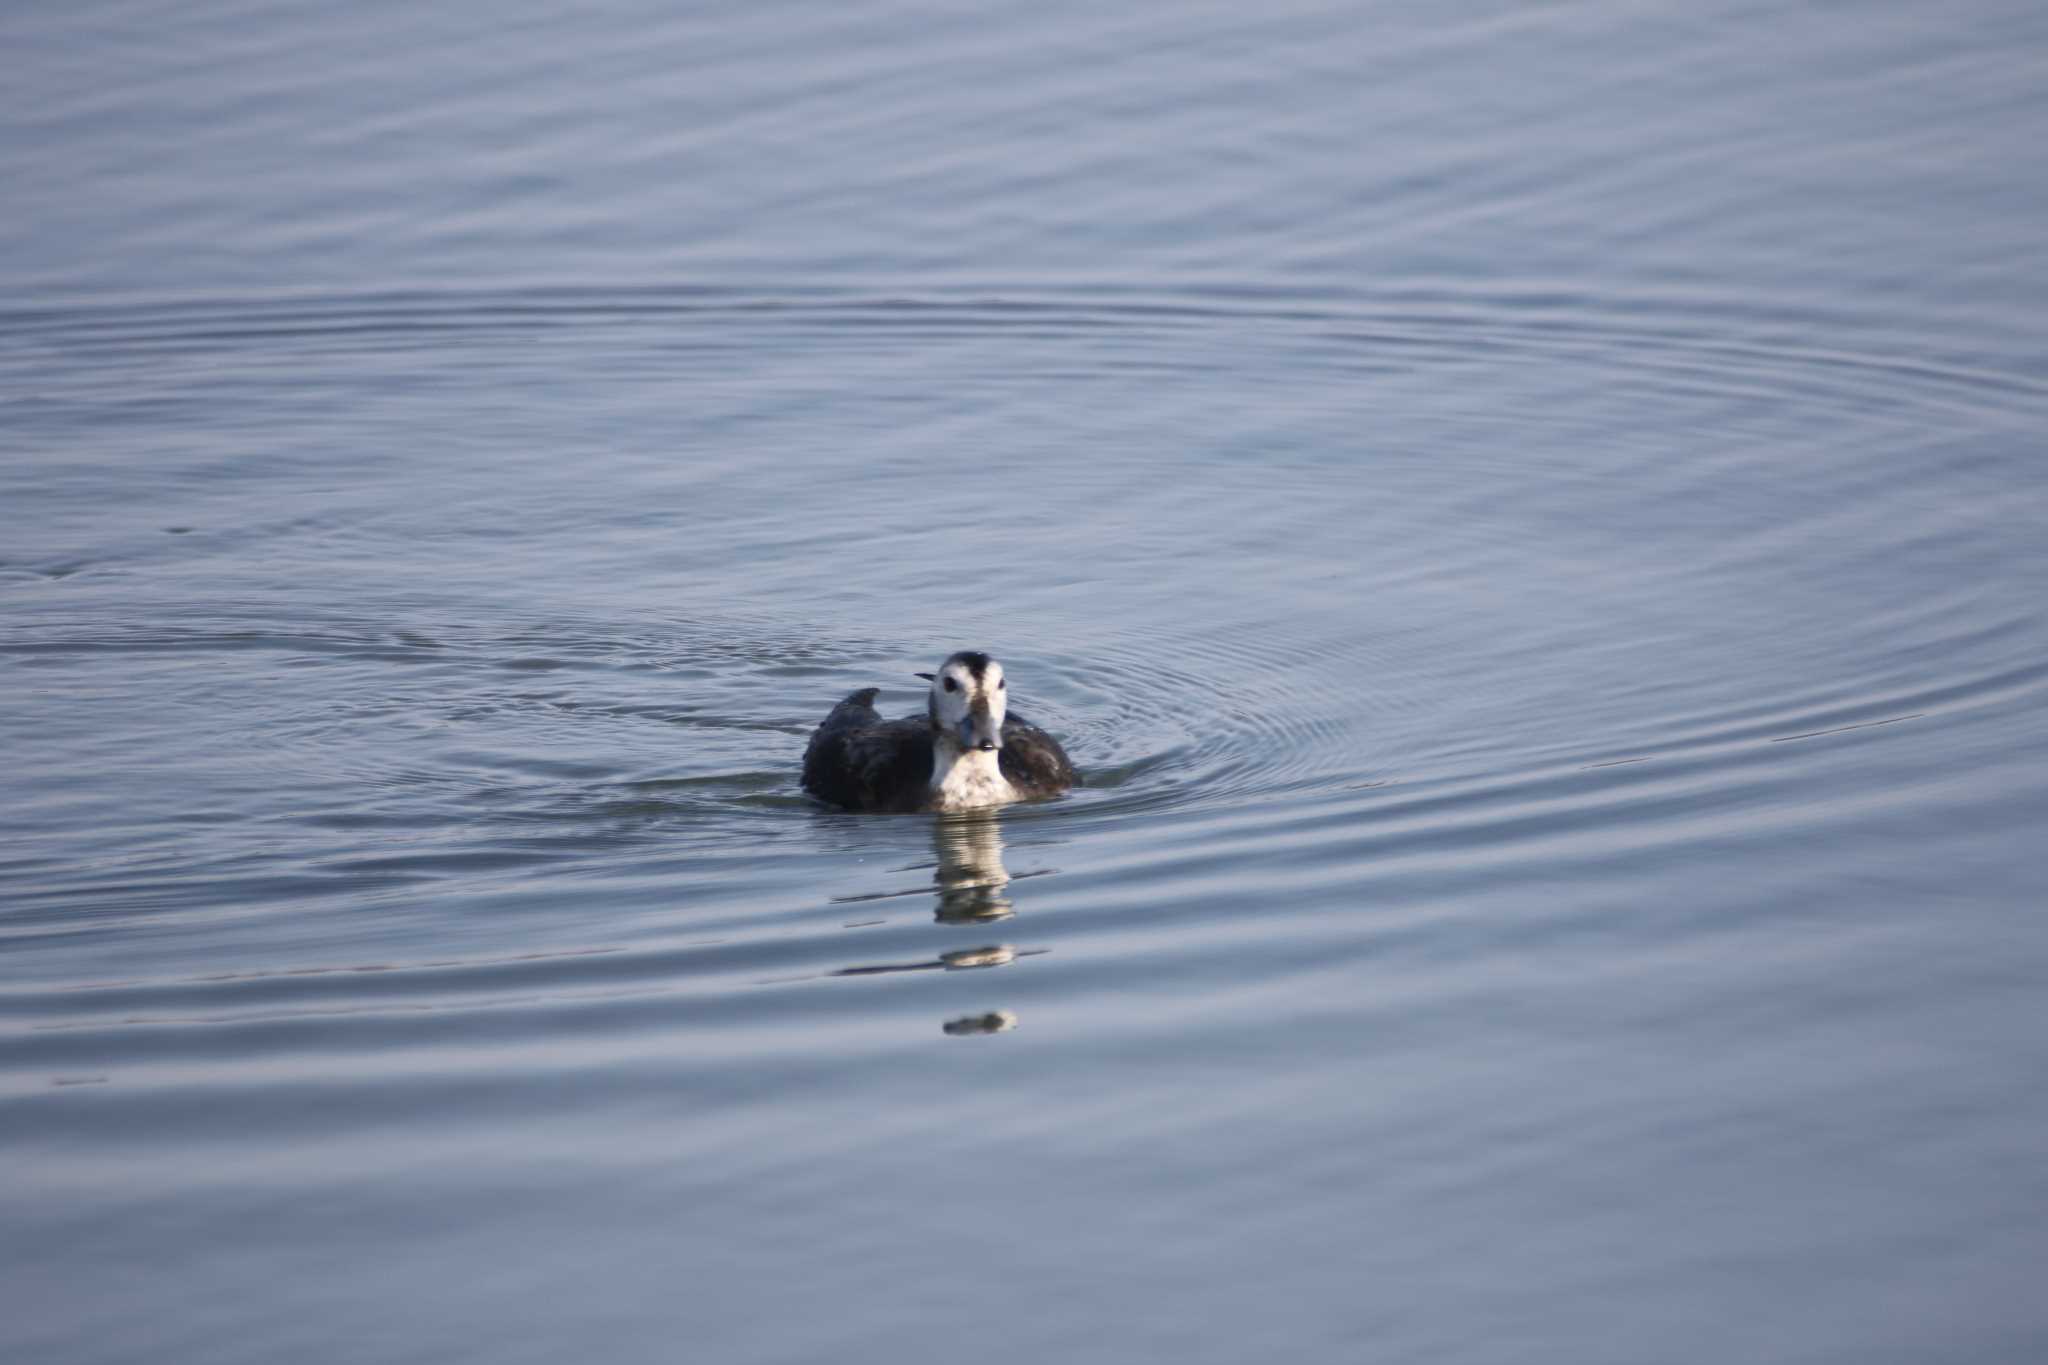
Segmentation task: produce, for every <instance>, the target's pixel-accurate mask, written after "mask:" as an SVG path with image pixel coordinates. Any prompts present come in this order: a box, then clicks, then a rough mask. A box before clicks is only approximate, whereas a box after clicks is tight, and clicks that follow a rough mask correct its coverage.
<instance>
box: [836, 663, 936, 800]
mask: <svg viewBox="0 0 2048 1365" xmlns="http://www.w3.org/2000/svg"><path fill="white" fill-rule="evenodd" d="M878 691H880V689H879V688H874V687H864V688H862V689H861V690H860V691H858V692H855V693H854V694H853V695H851V696H849V697H848V698H847V699H846V700H845V701H842V702H840V703H839V705H837V706H835V707H833V708H832V713H831V714H830V715H828V716H826V717H825V720H824V723H823V724H821V725H819V726H818V728H817V730H816V731H815V732H814V733H813V734H812V735H811V742H810V744H809V746H808V747H806V748H805V750H804V790H805V791H807V792H809V793H810V794H811V795H813V796H815V797H817V798H818V799H819V800H821V801H829V802H831V803H832V804H833V805H836V806H845V807H846V808H847V809H849V810H860V811H914V810H917V809H920V808H921V807H922V806H923V805H924V803H925V801H926V799H927V793H928V790H929V788H930V786H931V773H932V746H931V733H930V727H929V725H928V724H927V723H926V722H925V720H924V719H923V718H922V717H918V718H914V719H906V720H897V721H884V720H883V719H882V717H881V715H880V713H879V712H877V711H876V710H875V706H874V702H875V694H876V693H877V692H878Z"/></svg>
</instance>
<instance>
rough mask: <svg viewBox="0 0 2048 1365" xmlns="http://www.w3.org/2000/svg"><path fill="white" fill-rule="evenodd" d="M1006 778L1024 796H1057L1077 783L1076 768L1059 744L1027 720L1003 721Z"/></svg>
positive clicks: (1011, 719)
mask: <svg viewBox="0 0 2048 1365" xmlns="http://www.w3.org/2000/svg"><path fill="white" fill-rule="evenodd" d="M1000 761H1001V763H1002V768H1003V776H1004V777H1006V778H1008V779H1009V780H1010V785H1011V786H1013V787H1015V788H1016V789H1017V790H1018V791H1019V792H1020V793H1021V794H1023V795H1025V796H1057V795H1059V794H1060V793H1061V792H1063V791H1066V790H1067V789H1068V788H1070V787H1072V786H1073V785H1074V782H1075V778H1074V765H1073V764H1072V763H1071V762H1070V761H1068V759H1067V751H1066V750H1065V749H1062V748H1061V747H1060V742H1059V741H1058V740H1056V739H1054V738H1053V737H1052V736H1051V735H1049V734H1047V733H1046V732H1045V731H1043V730H1041V729H1039V728H1038V727H1037V726H1036V725H1033V724H1032V723H1031V722H1030V721H1028V720H1021V719H1019V718H1017V717H1016V716H1011V717H1009V718H1007V719H1005V720H1004V721H1003V751H1002V754H1001V755H1000Z"/></svg>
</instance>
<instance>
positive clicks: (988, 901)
mask: <svg viewBox="0 0 2048 1365" xmlns="http://www.w3.org/2000/svg"><path fill="white" fill-rule="evenodd" d="M932 844H933V846H934V848H936V849H937V851H938V855H939V866H938V871H936V872H935V873H933V874H932V879H933V880H934V881H935V882H936V883H937V884H938V896H939V907H938V911H937V915H936V918H937V919H938V921H939V923H941V924H985V923H988V922H989V921H991V920H999V919H1008V918H1009V917H1010V916H1011V915H1014V914H1016V913H1017V912H1016V909H1015V908H1014V907H1013V906H1012V905H1011V904H1010V897H1009V894H1008V888H1009V885H1010V872H1009V869H1008V868H1006V867H1004V866H1003V830H1002V826H1001V825H1000V824H999V823H997V821H996V815H995V812H994V811H988V810H977V811H965V812H962V813H960V814H958V815H942V816H940V817H939V818H937V819H936V820H934V821H932Z"/></svg>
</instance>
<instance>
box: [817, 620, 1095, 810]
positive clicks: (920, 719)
mask: <svg viewBox="0 0 2048 1365" xmlns="http://www.w3.org/2000/svg"><path fill="white" fill-rule="evenodd" d="M915 676H917V677H920V678H923V679H924V680H925V681H926V683H928V684H929V692H928V695H927V696H926V699H925V709H924V710H923V711H922V712H921V713H915V714H912V715H908V716H905V717H903V718H902V719H901V720H887V721H885V720H883V719H882V716H881V713H880V712H878V711H876V710H875V697H876V696H877V695H878V694H879V693H880V692H881V689H880V688H879V687H864V688H862V689H861V690H860V691H858V692H855V693H852V694H851V695H849V696H848V697H847V698H846V699H845V700H844V701H842V702H840V703H839V704H838V705H837V706H835V707H833V708H832V710H831V712H830V714H828V715H827V716H826V717H825V719H824V721H823V722H821V723H820V724H819V726H818V728H817V730H816V731H814V732H813V733H812V735H811V742H810V744H809V745H808V746H807V747H806V748H805V749H804V778H803V782H804V790H805V791H807V792H809V793H810V794H811V795H812V796H815V797H817V798H818V799H819V800H820V801H824V802H827V803H828V804H830V805H834V806H840V807H844V808H845V809H847V810H852V811H876V812H884V811H886V812H894V813H898V814H909V813H912V812H916V811H959V810H980V809H983V808H986V807H990V806H1001V805H1007V804H1009V803H1011V802H1014V801H1041V800H1044V799H1045V798H1047V797H1052V796H1058V795H1060V794H1061V793H1063V792H1066V791H1068V790H1070V789H1071V788H1072V787H1073V786H1074V784H1075V780H1076V779H1075V776H1074V765H1073V764H1072V763H1071V762H1070V761H1068V759H1067V752H1066V750H1064V749H1062V748H1061V747H1060V742H1059V741H1058V740H1056V739H1054V738H1053V737H1052V736H1051V735H1049V734H1047V733H1046V732H1045V731H1043V730H1041V729H1039V728H1038V727H1037V726H1035V725H1033V724H1031V723H1030V722H1029V721H1027V720H1025V719H1023V718H1022V717H1021V716H1013V715H1011V714H1010V713H1009V684H1008V682H1007V681H1006V680H1005V679H1004V677H1003V666H1002V665H1001V664H1000V663H997V662H996V661H995V660H994V659H992V658H990V657H989V656H988V655H987V654H986V653H984V652H983V651H981V650H978V649H963V650H959V651H957V652H955V653H953V654H951V655H948V656H947V658H946V661H945V662H944V663H942V664H940V665H939V668H938V671H937V672H936V673H919V674H916V675H915Z"/></svg>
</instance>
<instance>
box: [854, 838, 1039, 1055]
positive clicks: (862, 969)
mask: <svg viewBox="0 0 2048 1365" xmlns="http://www.w3.org/2000/svg"><path fill="white" fill-rule="evenodd" d="M932 848H933V850H934V851H935V852H936V853H937V854H938V863H937V867H936V869H935V870H934V871H933V873H932V893H933V894H934V895H936V896H937V898H938V905H937V908H936V909H935V910H934V911H933V917H934V918H935V919H937V920H938V922H939V923H941V924H953V925H968V926H974V925H988V924H993V923H995V922H996V921H998V920H1005V919H1008V918H1010V917H1011V916H1012V915H1014V914H1016V908H1015V907H1014V906H1013V905H1012V904H1011V903H1010V896H1009V886H1010V882H1011V881H1012V878H1011V876H1010V871H1009V869H1008V868H1007V867H1005V866H1004V865H1003V834H1002V826H1001V824H1000V823H999V822H998V820H997V817H996V814H995V812H994V811H992V810H980V811H963V812H959V813H956V814H946V815H940V816H938V817H937V818H935V819H934V820H933V821H932ZM905 870H908V869H905ZM1026 875H1034V874H1026ZM918 894H920V892H918V891H912V890H904V891H890V892H884V893H882V894H881V895H880V896H860V897H852V896H849V897H844V898H842V899H844V900H878V899H887V898H890V897H895V896H913V895H918ZM884 923H887V921H886V920H863V921H856V922H855V923H853V924H849V925H848V926H847V927H848V928H866V927H871V926H873V925H878V924H884ZM1049 951H1050V950H1049V949H1046V948H1017V947H1014V946H1013V945H1011V944H1008V943H986V944H982V945H980V946H978V947H973V948H954V949H950V950H948V951H946V952H942V953H939V954H938V955H937V956H935V957H929V958H923V959H920V960H917V961H914V962H876V963H871V964H867V965H864V966H859V967H841V968H840V969H839V970H837V971H833V972H827V973H825V975H826V976H881V975H884V974H886V973H891V972H932V971H948V972H959V971H973V970H976V969H980V968H988V967H1006V966H1008V965H1009V964H1010V963H1012V962H1015V961H1016V960H1017V959H1019V958H1024V957H1037V956H1039V955H1040V954H1043V953H1046V952H1049ZM941 1027H942V1029H943V1030H944V1032H946V1033H947V1034H949V1035H951V1036H954V1037H963V1036H973V1035H978V1034H986V1033H1007V1032H1009V1031H1010V1030H1011V1029H1014V1028H1015V1027H1017V1016H1016V1014H1015V1012H1014V1011H1011V1010H1005V1009H999V1010H990V1011H988V1012H986V1013H982V1014H970V1015H965V1016H963V1017H961V1018H957V1019H950V1020H947V1021H946V1022H945V1023H944V1024H942V1025H941Z"/></svg>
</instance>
